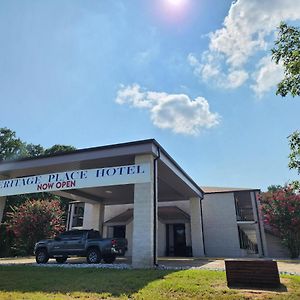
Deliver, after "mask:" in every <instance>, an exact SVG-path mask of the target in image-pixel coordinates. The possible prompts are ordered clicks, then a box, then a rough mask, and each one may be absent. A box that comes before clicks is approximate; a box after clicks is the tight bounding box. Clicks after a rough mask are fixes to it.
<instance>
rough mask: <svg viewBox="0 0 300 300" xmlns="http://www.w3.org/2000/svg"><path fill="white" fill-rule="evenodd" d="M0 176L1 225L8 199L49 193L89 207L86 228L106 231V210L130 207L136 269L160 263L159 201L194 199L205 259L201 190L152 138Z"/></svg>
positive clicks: (7, 168) (17, 164)
mask: <svg viewBox="0 0 300 300" xmlns="http://www.w3.org/2000/svg"><path fill="white" fill-rule="evenodd" d="M0 176H1V177H0V179H1V181H0V220H1V219H2V214H3V210H4V205H5V201H6V196H8V195H16V194H26V193H33V192H35V193H37V192H45V191H47V192H50V193H52V194H55V195H60V196H63V197H66V198H68V199H70V201H80V202H86V203H89V204H91V205H92V206H91V207H92V209H91V211H92V214H91V216H92V217H90V218H89V220H85V222H89V223H88V224H85V225H86V227H91V228H95V229H99V230H100V232H103V225H104V212H105V207H106V206H107V205H109V206H113V205H127V204H132V205H133V231H132V264H133V266H134V267H136V268H145V267H153V266H154V265H155V264H156V263H157V253H158V252H157V251H158V250H157V247H158V243H157V239H158V202H161V203H162V202H164V203H168V202H171V201H172V202H174V201H182V200H188V199H190V207H191V215H190V224H191V229H190V233H189V234H190V235H191V243H192V245H191V246H192V250H193V255H194V256H204V247H203V232H202V227H203V226H202V218H201V209H202V208H201V200H202V198H203V191H202V190H201V188H200V187H199V186H198V185H197V184H196V183H195V182H194V181H193V180H192V179H191V178H190V177H189V176H188V175H187V174H186V173H185V172H184V171H183V170H182V168H181V167H180V166H179V165H178V164H177V163H176V162H175V160H174V159H172V158H171V156H170V155H169V154H168V153H167V152H166V151H165V150H164V149H163V148H162V147H161V146H160V145H159V143H158V142H157V141H155V140H154V139H149V140H143V141H137V142H130V143H123V144H116V145H109V146H103V147H96V148H89V149H83V150H77V151H73V152H69V153H64V154H57V155H51V156H44V157H38V158H32V159H21V160H16V161H5V162H1V163H0ZM166 206H167V204H166Z"/></svg>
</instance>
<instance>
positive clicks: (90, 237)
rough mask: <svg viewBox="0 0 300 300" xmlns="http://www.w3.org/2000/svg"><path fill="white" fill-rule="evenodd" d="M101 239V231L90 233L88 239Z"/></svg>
mask: <svg viewBox="0 0 300 300" xmlns="http://www.w3.org/2000/svg"><path fill="white" fill-rule="evenodd" d="M99 237H100V233H99V231H90V232H89V234H88V239H97V238H99Z"/></svg>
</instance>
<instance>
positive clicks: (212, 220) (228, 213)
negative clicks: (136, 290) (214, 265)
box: [202, 193, 242, 257]
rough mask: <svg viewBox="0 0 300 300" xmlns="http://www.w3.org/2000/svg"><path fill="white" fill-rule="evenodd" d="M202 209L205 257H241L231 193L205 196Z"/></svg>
mask: <svg viewBox="0 0 300 300" xmlns="http://www.w3.org/2000/svg"><path fill="white" fill-rule="evenodd" d="M202 208H203V227H204V241H205V251H206V255H207V256H214V257H239V256H242V251H241V250H240V244H239V236H238V227H237V222H236V214H235V205H234V196H233V193H220V194H207V195H205V196H204V199H203V201H202Z"/></svg>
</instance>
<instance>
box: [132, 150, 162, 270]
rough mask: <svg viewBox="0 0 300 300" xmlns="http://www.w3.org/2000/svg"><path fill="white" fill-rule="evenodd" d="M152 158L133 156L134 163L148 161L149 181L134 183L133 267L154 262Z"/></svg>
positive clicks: (148, 156) (144, 265) (144, 266)
mask: <svg viewBox="0 0 300 300" xmlns="http://www.w3.org/2000/svg"><path fill="white" fill-rule="evenodd" d="M153 160H154V157H153V156H152V155H141V156H137V157H136V158H135V163H136V164H138V163H150V170H151V171H150V178H151V181H150V182H148V183H138V184H135V185H134V206H133V237H132V265H133V267H134V268H151V267H153V262H154V231H153V230H154V187H153V177H154V176H153ZM156 213H157V209H156ZM156 220H157V218H156ZM156 228H157V226H156ZM156 245H157V242H156Z"/></svg>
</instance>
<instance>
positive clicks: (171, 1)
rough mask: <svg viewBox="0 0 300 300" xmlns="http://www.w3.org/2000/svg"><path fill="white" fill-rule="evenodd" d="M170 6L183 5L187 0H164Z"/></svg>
mask: <svg viewBox="0 0 300 300" xmlns="http://www.w3.org/2000/svg"><path fill="white" fill-rule="evenodd" d="M165 1H166V2H167V4H168V5H171V6H183V5H184V4H185V2H186V1H187V0H165Z"/></svg>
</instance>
